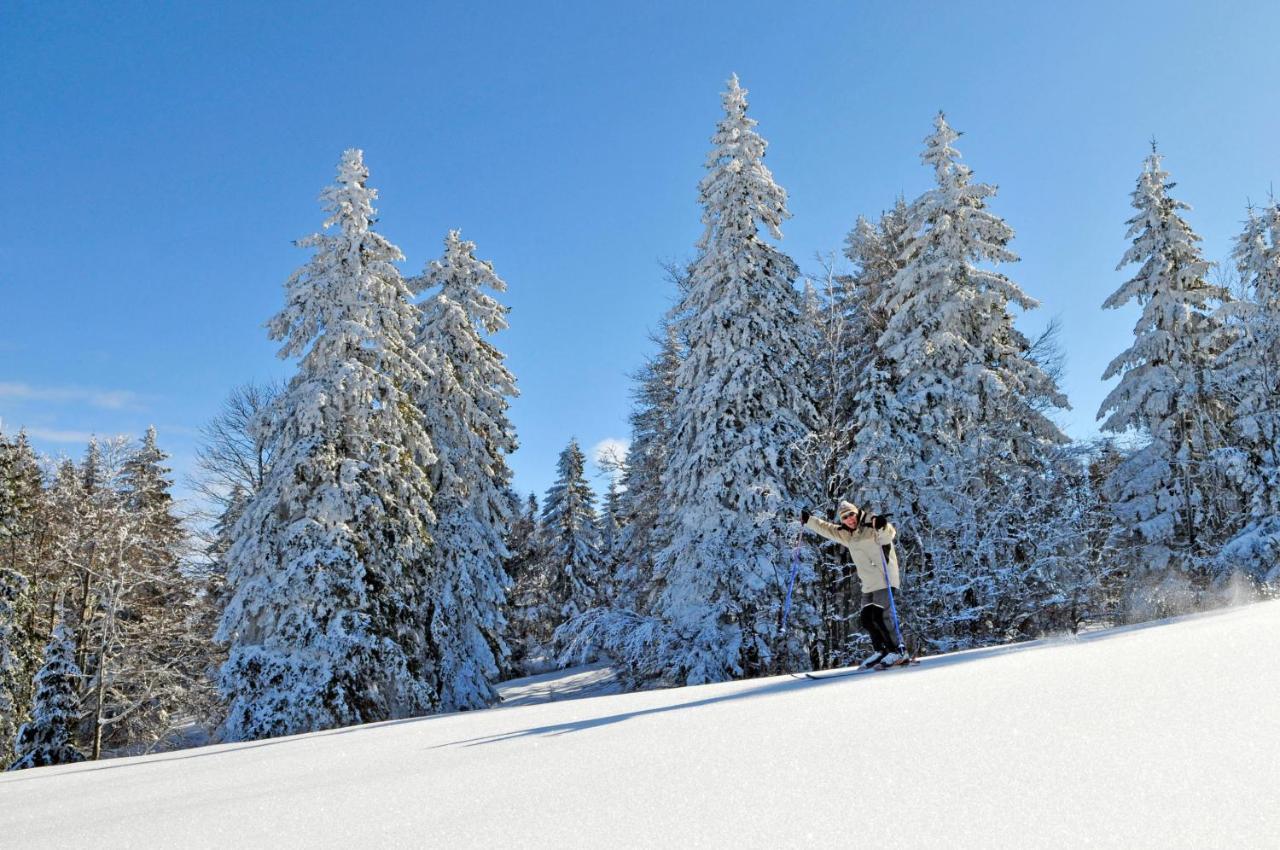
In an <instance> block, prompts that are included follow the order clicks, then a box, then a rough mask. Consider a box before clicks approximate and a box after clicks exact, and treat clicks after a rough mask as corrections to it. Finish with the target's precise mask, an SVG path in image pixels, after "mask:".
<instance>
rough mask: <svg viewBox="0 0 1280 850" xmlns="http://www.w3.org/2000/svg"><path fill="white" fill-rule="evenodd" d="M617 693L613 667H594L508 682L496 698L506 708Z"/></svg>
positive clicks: (595, 665)
mask: <svg viewBox="0 0 1280 850" xmlns="http://www.w3.org/2000/svg"><path fill="white" fill-rule="evenodd" d="M621 689H622V686H621V685H620V684H619V682H618V677H617V672H616V671H615V670H614V669H613V667H611V666H609V665H608V664H603V663H597V664H584V665H582V666H581V667H571V668H569V669H568V670H555V671H552V672H550V673H540V674H539V675H537V676H526V677H524V678H523V679H512V680H510V681H508V682H503V683H502V684H501V685H499V686H498V696H500V697H501V698H502V703H501V704H502V706H503V707H504V708H507V707H516V706H522V705H537V704H538V703H543V702H555V701H557V700H566V699H582V698H583V697H598V696H604V695H606V694H616V693H618V691H620V690H621Z"/></svg>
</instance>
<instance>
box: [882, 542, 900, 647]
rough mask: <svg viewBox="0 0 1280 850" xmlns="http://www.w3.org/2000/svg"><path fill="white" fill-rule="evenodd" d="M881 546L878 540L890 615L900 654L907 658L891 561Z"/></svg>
mask: <svg viewBox="0 0 1280 850" xmlns="http://www.w3.org/2000/svg"><path fill="white" fill-rule="evenodd" d="M879 544H880V541H878V540H877V541H876V548H877V549H879V550H880V569H882V570H883V571H884V588H885V590H887V591H889V613H890V615H892V617H893V633H894V635H895V636H896V637H897V638H898V653H899V654H900V655H903V656H906V654H907V645H906V642H905V641H903V639H902V629H901V627H900V626H899V625H898V604H897V603H896V602H894V601H893V584H892V583H891V582H890V581H889V560H888V558H886V557H885V556H884V547H883V546H881V545H879ZM889 545H890V546H892V545H893V544H892V543H891V544H889Z"/></svg>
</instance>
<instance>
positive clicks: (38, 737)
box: [9, 621, 84, 770]
mask: <svg viewBox="0 0 1280 850" xmlns="http://www.w3.org/2000/svg"><path fill="white" fill-rule="evenodd" d="M73 653H74V650H73V637H72V635H71V632H70V630H69V629H68V628H67V625H66V623H65V622H61V621H60V622H59V623H58V625H57V627H56V628H55V629H54V631H53V636H52V637H51V638H50V639H49V643H48V645H47V646H46V647H45V651H44V665H43V666H42V667H41V668H40V672H38V673H37V674H36V677H35V699H34V700H33V701H32V708H31V720H30V721H29V722H27V723H25V724H23V726H22V728H21V729H20V730H18V740H17V742H16V745H15V750H16V758H15V760H14V762H13V763H12V764H11V765H9V770H23V769H25V768H28V767H44V766H47V765H53V764H71V763H73V762H78V761H84V753H82V752H80V750H78V749H77V748H76V746H75V744H74V742H73V735H74V730H75V725H76V692H77V690H78V683H79V679H80V668H78V667H77V666H76V663H75V660H74V655H73Z"/></svg>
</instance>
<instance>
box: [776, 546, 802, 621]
mask: <svg viewBox="0 0 1280 850" xmlns="http://www.w3.org/2000/svg"><path fill="white" fill-rule="evenodd" d="M799 571H800V537H799V535H798V534H797V535H796V540H795V543H794V544H793V545H792V546H791V578H790V579H788V580H787V598H786V601H785V602H783V603H782V625H781V626H780V627H779V628H778V636H779V637H781V636H782V635H783V634H785V633H786V631H787V618H788V617H790V616H791V592H792V590H794V589H795V586H796V573H798V572H799Z"/></svg>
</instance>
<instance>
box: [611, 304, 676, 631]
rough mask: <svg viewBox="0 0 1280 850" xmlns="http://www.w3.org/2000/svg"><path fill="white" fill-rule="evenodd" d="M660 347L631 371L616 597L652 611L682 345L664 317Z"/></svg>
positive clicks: (625, 603) (621, 603) (656, 338)
mask: <svg viewBox="0 0 1280 850" xmlns="http://www.w3.org/2000/svg"><path fill="white" fill-rule="evenodd" d="M653 341H654V343H656V344H657V345H658V350H657V352H656V353H655V354H654V355H653V356H652V357H650V358H649V359H648V360H647V361H646V362H645V364H644V365H643V366H642V367H641V368H640V370H639V371H638V372H637V373H636V374H635V375H634V376H633V377H634V380H635V389H634V390H633V406H632V410H631V417H630V418H631V443H630V449H629V450H628V452H627V465H626V469H625V470H624V471H623V475H622V493H621V495H620V497H619V502H620V504H619V507H618V511H619V513H620V514H621V515H622V516H624V517H625V518H626V521H625V526H624V527H623V529H622V530H621V532H620V533H619V535H618V540H617V545H616V547H615V549H616V558H615V560H616V562H617V564H618V574H617V579H618V588H617V590H618V598H617V599H616V600H615V603H614V607H617V608H624V609H631V610H633V611H637V612H641V613H650V612H651V611H652V609H653V603H654V600H655V598H656V593H657V592H658V587H657V586H656V584H655V574H654V556H655V554H656V553H657V552H659V551H661V550H662V548H663V547H664V546H665V545H666V542H667V541H666V539H665V538H664V537H663V529H664V527H663V524H662V516H663V513H664V505H663V499H664V491H663V487H662V475H663V470H664V469H666V465H667V456H668V454H669V452H670V441H671V412H672V407H673V405H674V403H675V373H676V368H677V367H678V366H679V364H680V348H679V344H678V342H677V340H676V335H675V331H674V329H673V328H672V327H671V324H670V323H669V322H665V321H664V322H663V325H662V328H661V329H660V331H659V333H657V334H655V335H654V337H653Z"/></svg>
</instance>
